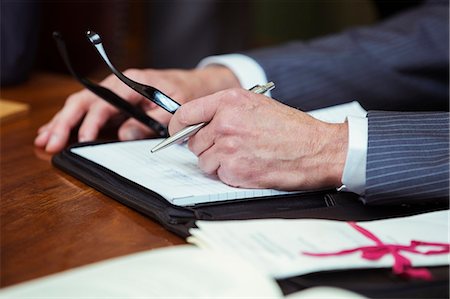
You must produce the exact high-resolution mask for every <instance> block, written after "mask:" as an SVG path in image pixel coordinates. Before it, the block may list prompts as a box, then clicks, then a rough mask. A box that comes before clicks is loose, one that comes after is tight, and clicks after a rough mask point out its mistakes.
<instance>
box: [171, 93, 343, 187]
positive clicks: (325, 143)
mask: <svg viewBox="0 0 450 299" xmlns="http://www.w3.org/2000/svg"><path fill="white" fill-rule="evenodd" d="M201 122H209V123H208V124H207V125H206V126H205V127H204V128H202V129H201V130H200V131H199V132H198V133H197V134H195V135H194V136H192V137H190V139H189V149H190V150H191V151H192V152H193V153H194V154H195V155H197V156H198V157H199V162H198V163H199V167H200V168H201V169H202V170H203V171H204V172H205V173H208V174H217V176H218V177H219V178H220V180H222V181H223V182H225V183H226V184H229V185H231V186H236V187H246V188H275V189H281V190H300V189H301V190H308V189H317V188H326V187H337V186H340V185H341V177H342V172H343V169H344V164H345V160H346V154H347V144H348V127H347V124H346V123H343V124H329V123H325V122H321V121H319V120H316V119H315V118H313V117H311V116H309V115H307V114H306V113H304V112H302V111H299V110H296V109H293V108H290V107H288V106H286V105H283V104H281V103H279V102H277V101H275V100H272V99H270V98H268V97H266V96H264V95H257V94H254V93H252V92H250V91H246V90H243V89H229V90H225V91H220V92H218V93H215V94H213V95H209V96H206V97H203V98H199V99H196V100H193V101H190V102H189V103H186V104H184V105H183V106H181V107H180V108H179V109H178V110H177V112H176V113H175V114H174V116H173V117H172V119H171V121H170V124H169V131H170V134H171V135H173V134H174V133H175V132H177V131H179V130H180V129H182V128H183V127H186V126H189V125H193V124H197V123H201Z"/></svg>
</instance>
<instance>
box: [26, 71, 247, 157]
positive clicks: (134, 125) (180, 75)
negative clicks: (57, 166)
mask: <svg viewBox="0 0 450 299" xmlns="http://www.w3.org/2000/svg"><path fill="white" fill-rule="evenodd" d="M124 74H125V75H126V76H128V77H130V78H131V79H133V80H135V81H137V82H140V83H143V84H147V85H151V86H154V87H155V88H157V89H159V90H161V91H162V92H164V93H165V94H167V95H168V96H170V97H172V98H173V99H174V100H176V101H177V102H179V103H180V104H183V103H185V102H187V101H190V100H192V99H195V98H198V97H201V96H205V95H208V94H210V93H213V92H216V91H218V90H222V89H226V88H230V87H238V86H239V81H238V80H237V79H236V77H235V76H234V75H233V73H232V72H231V71H230V70H228V69H227V68H225V67H220V66H211V67H206V68H203V69H194V70H153V69H145V70H138V69H129V70H127V71H125V72H124ZM100 84H101V85H102V86H105V87H107V88H109V89H111V90H113V91H114V92H115V93H117V94H118V95H119V96H121V97H122V98H124V99H126V100H127V101H129V102H130V103H132V104H133V105H139V106H141V107H142V108H143V109H144V110H145V111H147V113H148V114H149V115H150V116H151V117H153V118H154V119H156V120H157V121H159V122H161V123H163V124H168V123H169V120H170V118H171V116H172V115H171V114H170V113H168V112H166V111H165V110H163V109H162V108H160V107H158V106H156V105H155V104H154V103H152V102H150V101H149V100H148V99H146V98H144V97H143V96H141V95H140V94H138V93H137V92H135V91H134V90H132V89H131V88H130V87H128V86H127V85H125V84H124V83H122V82H121V81H120V80H119V79H118V78H116V77H115V76H114V75H110V76H108V77H107V78H106V79H105V80H103V81H102V82H101V83H100ZM119 114H120V111H119V110H117V109H116V108H115V107H114V106H112V105H110V104H109V103H107V102H106V101H104V100H103V99H101V98H99V97H97V96H96V95H95V94H93V93H92V92H90V91H89V90H86V89H83V90H81V91H79V92H76V93H74V94H72V95H70V96H69V97H68V98H67V100H66V102H65V104H64V107H63V108H62V109H61V110H60V111H59V112H58V113H56V114H55V116H54V117H53V118H52V119H51V120H50V121H49V122H48V123H46V124H44V125H43V126H41V127H40V128H39V130H38V136H37V137H36V139H35V140H34V144H35V145H36V146H37V147H41V148H44V149H45V151H47V152H49V153H56V152H59V151H60V150H62V149H63V148H64V146H65V145H66V144H67V141H68V139H69V136H70V132H71V131H72V129H73V128H74V127H76V126H77V125H78V124H80V122H81V125H80V128H79V131H78V141H80V142H83V141H92V140H95V139H96V138H97V135H98V133H99V131H100V129H101V128H102V127H103V126H104V125H105V124H106V122H107V121H108V120H109V119H111V118H112V117H114V116H117V115H119ZM152 135H154V132H152V131H151V130H150V129H149V128H147V127H145V126H144V125H142V124H141V123H139V122H138V121H137V120H134V119H128V120H127V121H125V122H124V123H123V124H122V125H121V126H120V128H119V131H118V137H119V139H120V140H133V139H141V138H144V137H148V136H152Z"/></svg>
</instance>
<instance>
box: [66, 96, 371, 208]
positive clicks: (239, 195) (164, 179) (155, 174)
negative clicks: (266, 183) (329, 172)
mask: <svg viewBox="0 0 450 299" xmlns="http://www.w3.org/2000/svg"><path fill="white" fill-rule="evenodd" d="M312 115H313V116H314V117H317V118H320V119H322V120H325V121H329V122H339V121H344V119H345V117H346V116H347V115H358V116H365V111H364V109H362V108H361V106H360V105H359V104H358V103H357V102H352V103H349V104H345V105H340V106H337V107H331V108H327V109H322V110H316V111H314V112H312ZM330 117H331V118H330ZM160 142H161V139H153V140H140V141H130V142H116V143H106V144H99V145H88V146H82V147H76V148H73V149H71V152H72V153H74V154H76V155H79V156H81V157H84V158H85V159H88V160H90V161H92V162H94V163H96V164H98V165H101V166H103V167H105V168H107V169H109V170H111V171H113V172H114V173H116V174H118V175H120V176H122V177H124V178H126V179H128V180H130V181H132V182H135V183H137V184H139V185H141V186H143V187H145V188H147V189H149V190H152V191H154V192H156V193H158V194H159V195H161V196H162V197H164V198H165V199H167V200H168V201H169V202H170V203H172V204H174V205H178V206H193V205H196V204H202V203H210V202H217V201H229V200H236V199H244V198H245V199H251V198H260V197H267V196H277V195H286V194H289V193H299V192H300V191H299V192H285V191H278V190H273V189H244V188H234V187H231V186H228V185H226V184H224V183H222V182H221V181H220V180H219V179H218V178H217V177H215V176H208V175H206V174H205V173H203V172H202V171H201V170H200V169H199V168H198V166H197V157H196V156H195V155H194V154H192V153H191V152H190V151H189V150H188V149H187V147H186V146H185V145H174V146H171V147H168V148H166V149H164V150H162V151H158V152H156V153H153V154H152V153H151V152H150V149H151V148H153V147H154V146H155V145H157V144H158V143H160Z"/></svg>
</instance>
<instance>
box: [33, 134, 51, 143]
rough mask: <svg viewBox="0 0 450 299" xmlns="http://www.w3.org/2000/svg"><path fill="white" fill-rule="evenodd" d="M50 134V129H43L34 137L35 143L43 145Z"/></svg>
mask: <svg viewBox="0 0 450 299" xmlns="http://www.w3.org/2000/svg"><path fill="white" fill-rule="evenodd" d="M48 134H49V132H48V131H42V132H41V133H39V134H38V135H37V136H36V138H35V139H34V144H35V145H38V146H43V145H44V144H45V143H46V141H47V139H48Z"/></svg>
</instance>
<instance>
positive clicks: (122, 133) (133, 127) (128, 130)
mask: <svg viewBox="0 0 450 299" xmlns="http://www.w3.org/2000/svg"><path fill="white" fill-rule="evenodd" d="M118 135H119V139H120V140H136V139H143V138H145V137H150V136H155V135H156V133H155V132H153V131H152V130H151V129H150V128H148V127H147V126H145V125H144V124H142V123H140V122H138V121H137V120H135V119H129V120H127V121H126V122H124V123H123V124H122V126H121V127H120V128H119V132H118Z"/></svg>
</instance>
